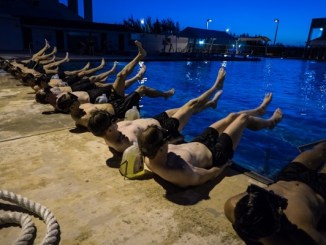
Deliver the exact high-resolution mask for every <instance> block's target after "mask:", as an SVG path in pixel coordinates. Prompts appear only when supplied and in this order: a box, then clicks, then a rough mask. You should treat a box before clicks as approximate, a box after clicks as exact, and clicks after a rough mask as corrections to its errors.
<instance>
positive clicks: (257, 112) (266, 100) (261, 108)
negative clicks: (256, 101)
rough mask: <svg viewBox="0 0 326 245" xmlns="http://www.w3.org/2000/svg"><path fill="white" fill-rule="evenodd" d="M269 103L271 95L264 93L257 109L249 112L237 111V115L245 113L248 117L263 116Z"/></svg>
mask: <svg viewBox="0 0 326 245" xmlns="http://www.w3.org/2000/svg"><path fill="white" fill-rule="evenodd" d="M271 101H272V93H266V94H265V97H264V99H263V102H262V103H261V104H260V105H259V106H258V107H257V108H255V109H251V110H244V111H239V112H238V113H239V114H241V113H246V114H248V115H250V116H262V115H264V114H265V112H266V108H267V106H268V105H269V104H270V103H271Z"/></svg>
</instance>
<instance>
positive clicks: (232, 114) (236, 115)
mask: <svg viewBox="0 0 326 245" xmlns="http://www.w3.org/2000/svg"><path fill="white" fill-rule="evenodd" d="M238 116H239V114H238V113H235V112H231V113H229V115H227V117H226V118H227V119H229V120H231V121H234V120H235V119H236V118H237V117H238Z"/></svg>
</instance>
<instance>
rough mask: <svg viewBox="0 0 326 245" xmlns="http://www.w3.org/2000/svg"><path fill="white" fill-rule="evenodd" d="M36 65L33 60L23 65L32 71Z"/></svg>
mask: <svg viewBox="0 0 326 245" xmlns="http://www.w3.org/2000/svg"><path fill="white" fill-rule="evenodd" d="M36 65H37V62H36V61H34V60H30V61H28V63H27V64H26V65H25V67H27V68H29V69H34V67H35V66H36Z"/></svg>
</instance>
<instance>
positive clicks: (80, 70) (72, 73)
mask: <svg viewBox="0 0 326 245" xmlns="http://www.w3.org/2000/svg"><path fill="white" fill-rule="evenodd" d="M90 65H91V64H90V63H89V62H87V64H86V65H85V66H84V67H83V68H81V69H79V70H74V71H64V73H65V75H67V76H72V75H76V74H78V73H80V72H83V71H85V70H87V69H89V66H90Z"/></svg>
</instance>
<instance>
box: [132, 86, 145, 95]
mask: <svg viewBox="0 0 326 245" xmlns="http://www.w3.org/2000/svg"><path fill="white" fill-rule="evenodd" d="M146 89H147V87H146V86H145V85H140V86H139V87H138V88H137V89H136V90H135V91H136V92H137V93H139V94H140V95H143V94H144V93H145V91H146Z"/></svg>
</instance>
